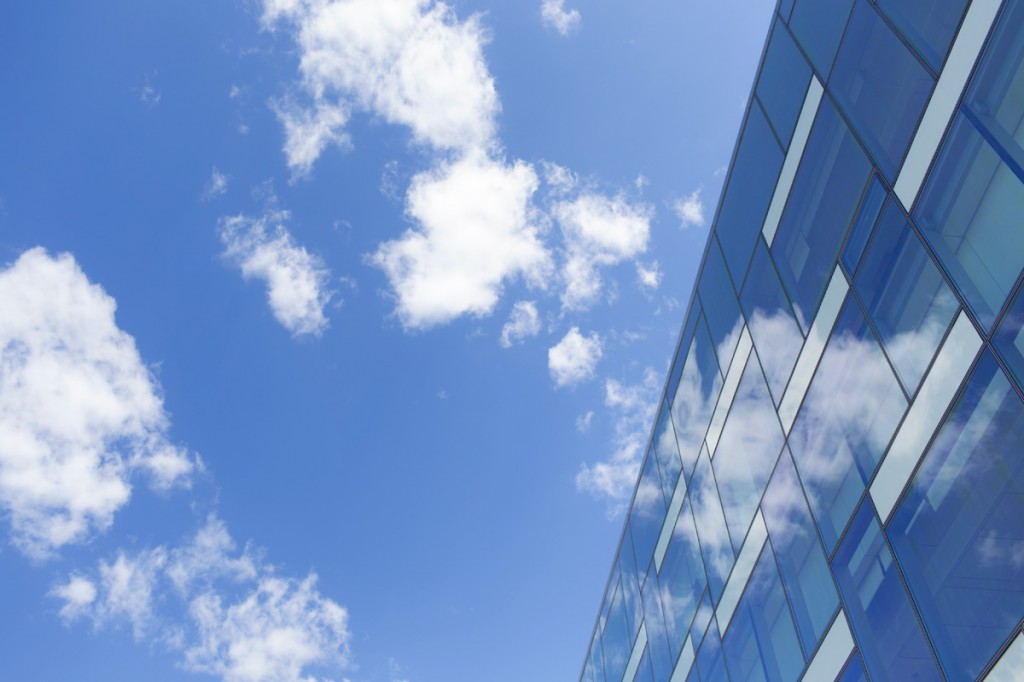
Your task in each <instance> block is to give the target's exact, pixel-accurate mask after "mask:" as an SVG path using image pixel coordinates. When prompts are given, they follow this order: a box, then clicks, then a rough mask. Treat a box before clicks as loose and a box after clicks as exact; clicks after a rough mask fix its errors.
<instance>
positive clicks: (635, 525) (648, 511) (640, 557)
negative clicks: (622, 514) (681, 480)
mask: <svg viewBox="0 0 1024 682" xmlns="http://www.w3.org/2000/svg"><path fill="white" fill-rule="evenodd" d="M666 511H667V505H666V504H665V500H664V499H663V498H662V495H661V481H660V480H659V478H658V466H657V464H656V462H655V458H654V457H647V458H646V459H645V460H644V468H643V471H642V472H641V473H640V483H639V484H638V486H637V489H636V494H635V495H634V497H633V506H632V507H631V508H630V510H629V529H630V531H632V536H633V549H634V550H635V552H636V562H637V564H638V565H640V566H645V567H646V566H647V564H648V563H649V562H650V561H651V556H652V555H653V554H654V545H655V544H657V542H658V535H659V534H660V533H661V524H662V522H663V521H664V520H665V512H666Z"/></svg>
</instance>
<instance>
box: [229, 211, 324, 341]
mask: <svg viewBox="0 0 1024 682" xmlns="http://www.w3.org/2000/svg"><path fill="white" fill-rule="evenodd" d="M288 218H289V214H288V212H287V211H270V212H268V213H266V214H265V215H263V216H261V217H258V218H249V217H247V216H243V215H237V216H232V217H229V218H223V219H221V221H220V239H221V242H222V243H223V244H224V257H225V258H226V259H227V260H228V261H229V262H231V263H233V264H234V265H236V266H237V267H238V268H239V269H240V270H241V271H242V276H243V277H244V278H245V279H258V280H262V281H263V282H264V283H265V284H266V287H267V301H268V302H269V303H270V309H271V311H272V312H273V314H274V317H275V318H277V321H278V322H280V323H281V324H282V325H284V327H285V329H287V330H288V331H290V332H291V333H292V334H293V335H295V336H319V335H320V334H322V333H323V331H324V330H325V329H327V324H328V322H327V317H326V316H325V315H324V306H326V305H327V302H328V301H329V300H330V298H331V291H330V289H329V288H328V282H329V278H330V273H329V272H328V270H327V268H326V267H325V266H324V264H323V262H322V261H321V260H320V258H319V257H317V256H315V255H313V254H311V253H309V252H308V251H307V250H306V249H305V248H303V247H301V246H299V245H298V244H296V243H295V239H294V238H293V237H292V235H291V233H290V232H289V231H288V229H287V228H286V227H285V222H286V221H287V220H288Z"/></svg>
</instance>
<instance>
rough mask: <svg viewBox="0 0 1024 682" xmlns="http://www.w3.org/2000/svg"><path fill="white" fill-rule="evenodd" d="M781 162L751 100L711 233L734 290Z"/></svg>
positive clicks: (769, 131) (778, 150) (767, 127)
mask: <svg viewBox="0 0 1024 682" xmlns="http://www.w3.org/2000/svg"><path fill="white" fill-rule="evenodd" d="M782 161H783V153H782V149H781V148H780V147H779V143H778V141H777V140H776V139H775V135H774V133H772V129H771V126H770V125H769V124H768V119H767V118H765V115H764V112H763V111H762V110H761V106H760V105H759V104H758V103H757V100H756V99H755V100H751V103H750V113H749V114H748V115H747V121H746V125H745V126H744V128H743V136H742V137H741V138H740V142H739V147H738V148H737V150H736V163H735V164H734V165H733V169H732V173H730V175H729V184H728V185H727V186H726V188H725V194H724V198H723V199H722V207H721V209H720V210H719V212H718V219H717V221H716V223H715V232H716V233H717V234H718V236H719V239H720V240H721V245H722V251H723V253H724V254H725V261H726V264H727V265H728V266H729V271H730V272H731V273H732V277H733V278H734V282H735V284H736V288H737V289H739V285H740V283H741V282H742V281H743V273H744V272H745V271H746V269H747V263H748V262H749V261H750V252H751V251H753V249H754V241H755V240H756V239H757V236H758V235H759V234H760V233H761V225H762V223H764V216H765V214H766V213H767V212H768V204H769V203H771V200H772V195H773V194H774V192H775V182H776V180H777V179H778V177H779V171H780V170H781V169H782ZM708 258H709V259H710V258H711V256H710V254H709V256H708ZM712 331H713V330H712Z"/></svg>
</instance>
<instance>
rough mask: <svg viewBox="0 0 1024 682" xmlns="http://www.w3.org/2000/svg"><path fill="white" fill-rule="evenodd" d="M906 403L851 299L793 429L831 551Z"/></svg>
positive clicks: (793, 439)
mask: <svg viewBox="0 0 1024 682" xmlns="http://www.w3.org/2000/svg"><path fill="white" fill-rule="evenodd" d="M906 406H907V403H906V399H905V398H904V397H903V392H902V390H901V389H900V386H899V382H897V381H896V377H895V375H893V373H892V370H891V369H890V367H889V363H888V362H887V361H886V359H885V356H884V355H883V354H882V351H881V349H880V348H879V346H878V342H877V341H876V340H875V337H874V335H873V334H872V333H871V330H870V328H869V327H868V325H867V322H866V321H865V320H864V316H863V315H862V314H861V311H860V307H859V306H858V305H857V303H856V301H854V300H853V299H852V298H849V299H847V302H846V305H845V306H844V308H843V311H842V312H841V313H840V315H839V321H838V322H837V323H836V329H835V331H834V332H833V334H832V338H831V339H830V340H829V342H828V345H827V346H826V347H825V353H824V354H823V355H822V358H821V363H820V364H819V365H818V370H817V372H816V373H815V375H814V379H813V380H812V381H811V386H810V388H809V389H808V391H807V396H806V398H804V404H803V406H802V407H801V408H800V412H799V414H798V415H797V418H796V422H794V424H793V428H792V430H791V431H790V435H789V446H790V449H791V450H792V452H793V459H794V460H795V461H796V467H797V470H798V471H799V472H800V480H801V481H803V484H804V489H805V490H806V491H807V497H808V501H809V502H810V505H811V511H812V512H813V513H814V519H815V521H816V522H817V524H818V530H819V532H820V533H821V539H822V541H823V542H824V543H825V548H826V550H827V551H828V553H829V554H831V553H832V549H833V548H834V547H835V544H836V541H837V540H838V539H839V535H840V534H841V533H842V531H843V528H844V527H845V526H846V522H847V520H848V519H849V518H850V514H852V513H853V510H854V507H855V506H856V505H857V501H858V499H859V498H860V495H861V493H862V492H863V491H864V486H865V484H866V483H867V481H869V480H870V479H871V475H872V474H873V473H874V470H875V467H876V466H877V465H878V461H879V459H881V457H882V453H883V452H884V451H885V448H886V447H887V446H888V443H889V440H890V439H891V438H892V434H893V432H894V431H895V429H896V425H897V424H898V423H899V421H900V418H901V417H902V415H903V412H904V410H905V409H906Z"/></svg>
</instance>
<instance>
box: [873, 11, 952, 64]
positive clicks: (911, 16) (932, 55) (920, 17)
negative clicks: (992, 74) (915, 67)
mask: <svg viewBox="0 0 1024 682" xmlns="http://www.w3.org/2000/svg"><path fill="white" fill-rule="evenodd" d="M878 6H879V7H881V8H882V9H883V10H884V11H885V13H886V14H888V15H889V18H890V19H892V21H893V23H894V24H896V25H897V26H898V27H899V29H900V31H902V32H903V35H905V36H906V37H907V39H908V40H909V41H910V42H911V43H912V44H913V45H914V47H915V48H917V51H918V52H919V53H921V56H922V57H924V58H925V61H927V62H928V64H929V65H930V66H931V67H932V69H934V70H935V71H936V72H938V71H940V70H941V69H942V63H943V62H944V61H945V60H946V53H948V52H949V46H950V45H952V44H953V36H954V35H956V29H957V27H958V26H959V25H960V19H961V18H962V17H963V15H964V8H966V7H967V0H914V1H913V2H907V1H906V0H878Z"/></svg>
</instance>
